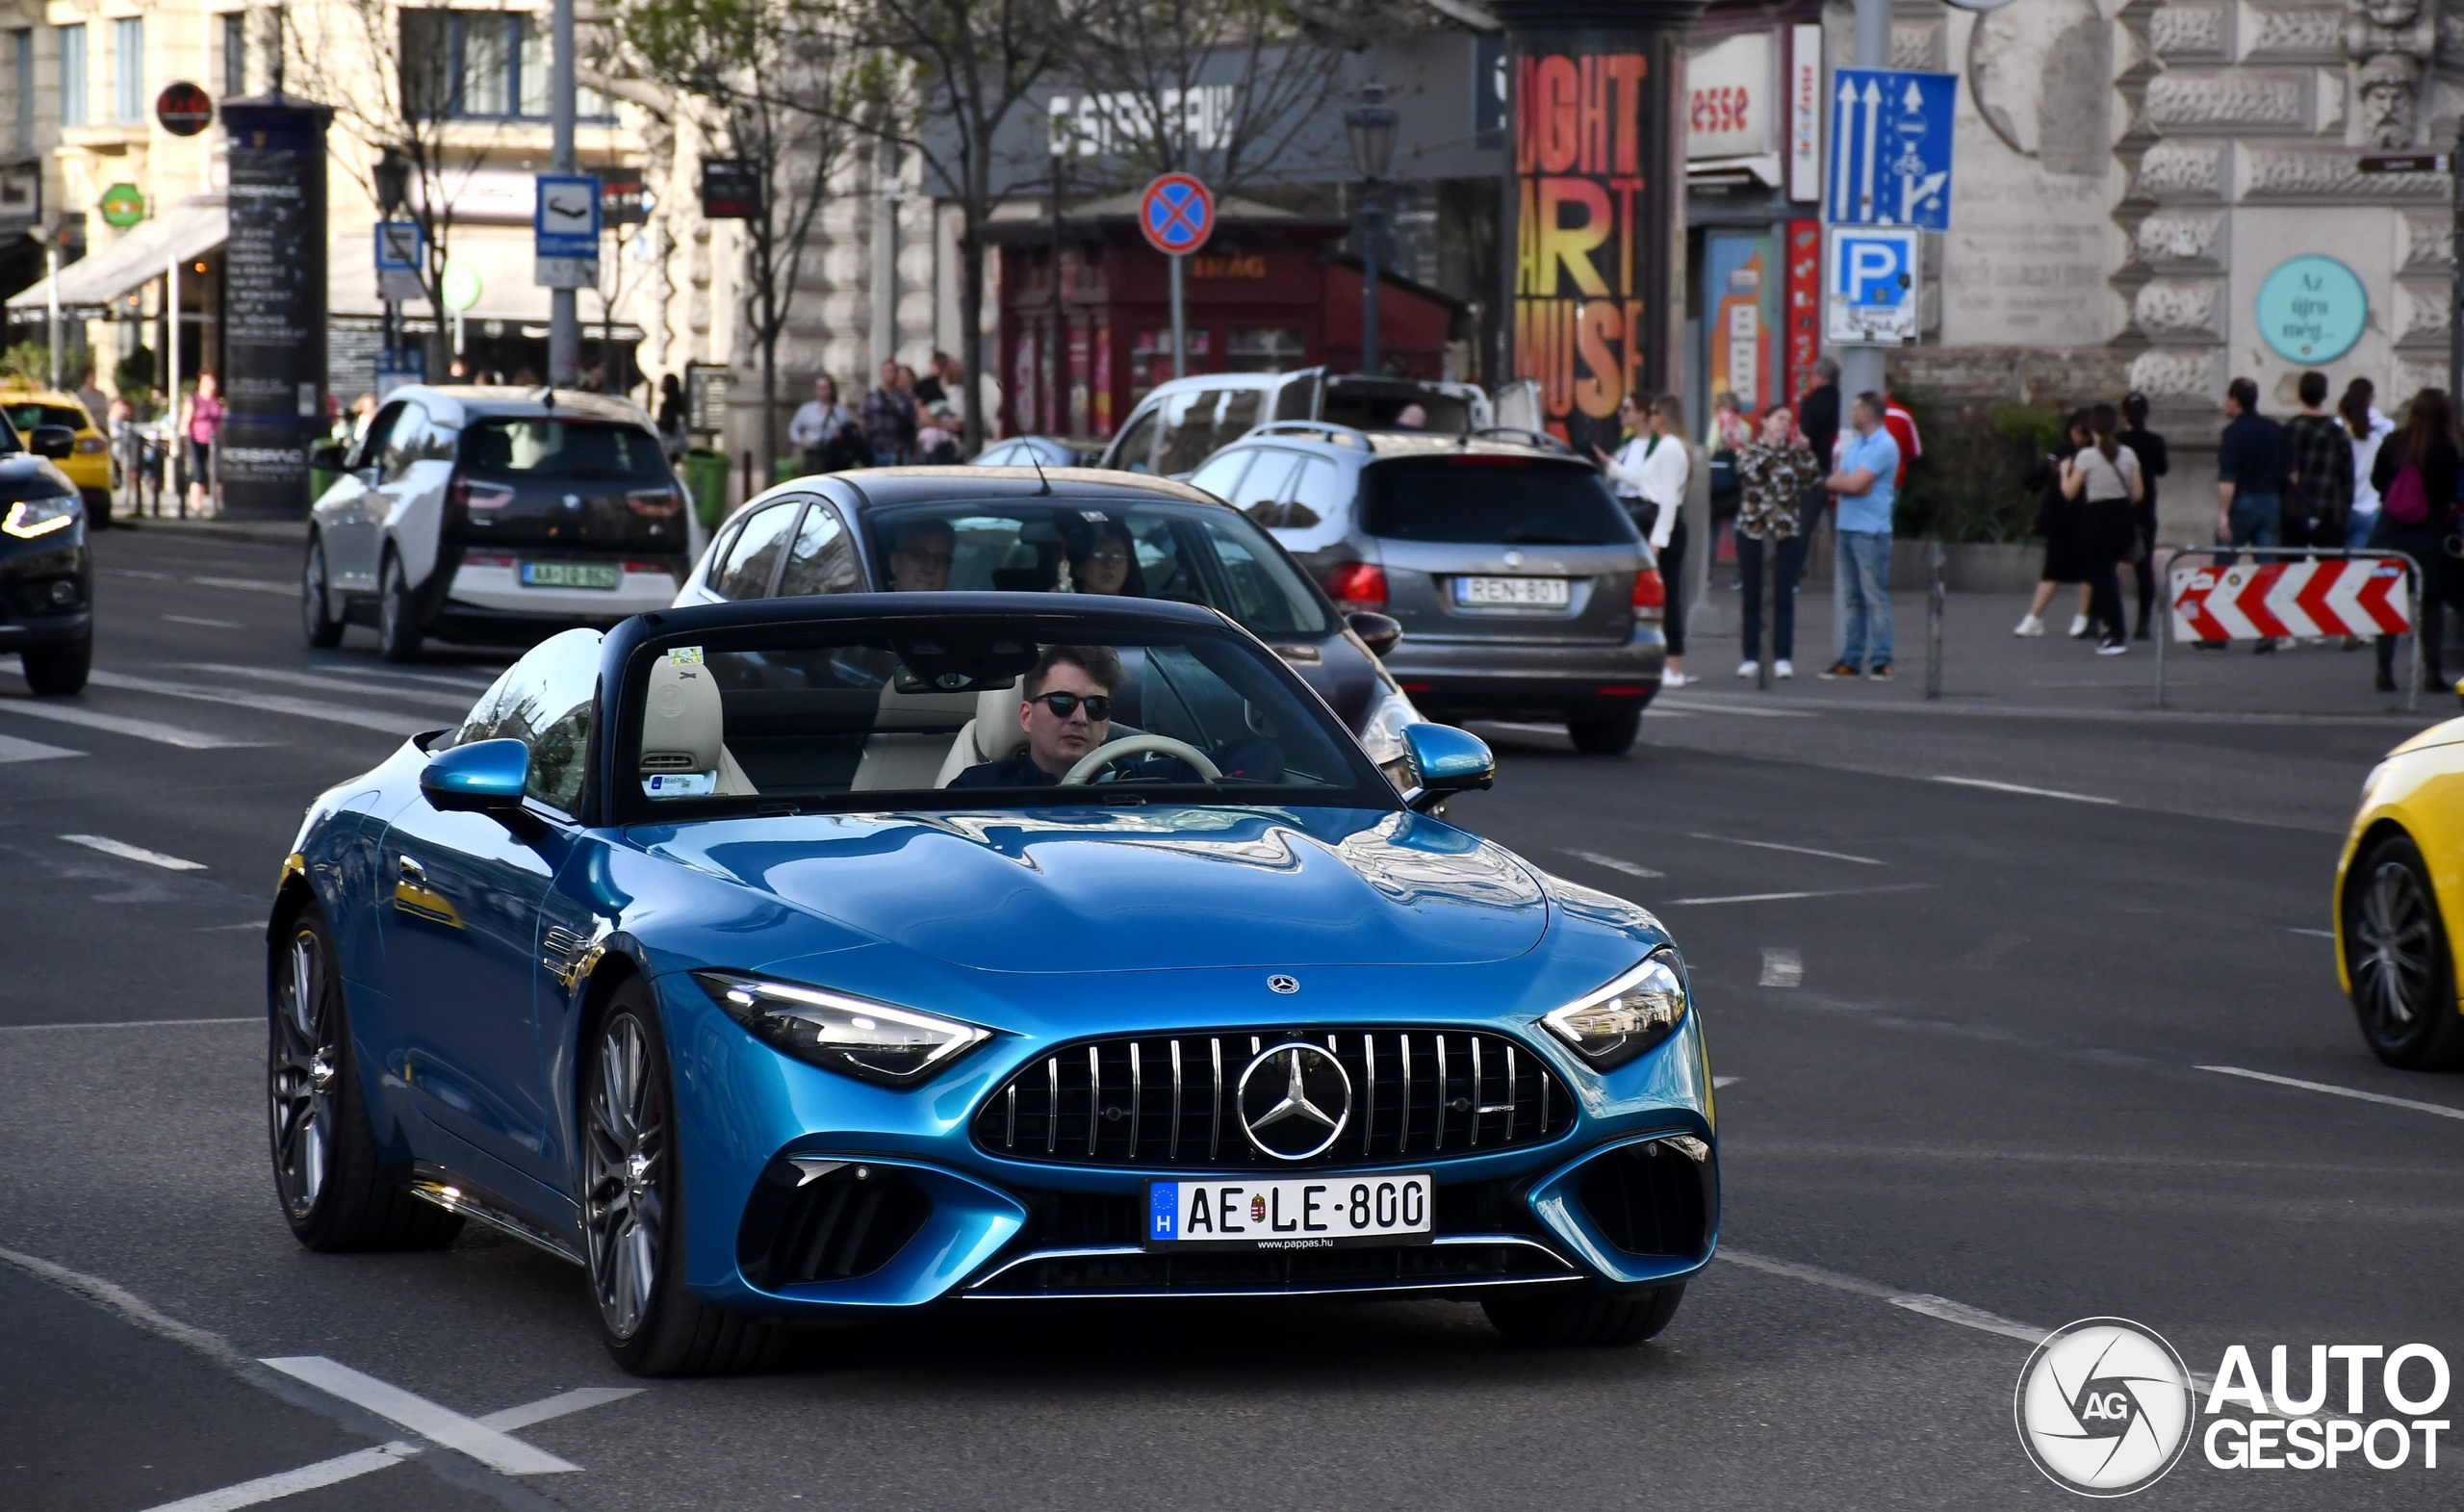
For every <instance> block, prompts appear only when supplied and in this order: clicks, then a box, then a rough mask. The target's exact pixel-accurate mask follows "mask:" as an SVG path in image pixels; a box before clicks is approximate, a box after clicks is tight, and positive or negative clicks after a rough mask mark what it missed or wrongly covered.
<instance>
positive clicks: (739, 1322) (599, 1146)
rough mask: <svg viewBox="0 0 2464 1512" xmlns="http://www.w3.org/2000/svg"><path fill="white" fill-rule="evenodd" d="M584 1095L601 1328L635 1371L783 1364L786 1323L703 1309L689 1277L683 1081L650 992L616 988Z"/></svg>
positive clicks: (585, 1173)
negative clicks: (673, 1070) (680, 1119)
mask: <svg viewBox="0 0 2464 1512" xmlns="http://www.w3.org/2000/svg"><path fill="white" fill-rule="evenodd" d="M592 1038H593V1041H594V1045H593V1048H592V1050H591V1053H590V1058H589V1062H588V1064H587V1066H586V1077H587V1079H586V1081H585V1082H584V1084H583V1085H584V1087H585V1089H586V1090H585V1091H584V1093H583V1097H582V1129H581V1146H582V1226H583V1229H584V1232H585V1235H586V1237H587V1239H588V1242H589V1250H590V1255H589V1258H590V1294H591V1299H592V1301H594V1302H595V1303H597V1304H598V1307H597V1310H598V1314H599V1335H600V1340H601V1342H602V1343H603V1344H605V1345H606V1346H607V1352H608V1353H609V1354H610V1355H612V1356H614V1357H615V1360H616V1363H617V1364H618V1365H619V1366H622V1367H623V1368H624V1369H625V1370H626V1371H629V1372H631V1373H632V1374H635V1375H712V1374H726V1373H730V1372H733V1371H754V1370H759V1369H762V1368H763V1367H765V1366H768V1365H771V1364H774V1363H775V1362H776V1361H777V1360H778V1357H779V1355H780V1353H781V1351H782V1348H783V1345H784V1342H785V1336H784V1332H783V1330H782V1329H781V1328H780V1327H779V1326H778V1325H777V1324H775V1323H771V1322H768V1321H765V1320H761V1319H758V1318H754V1317H749V1316H747V1315H745V1314H742V1313H726V1312H721V1311H719V1310H718V1309H716V1308H713V1307H708V1306H705V1305H704V1304H703V1303H702V1302H700V1301H699V1300H697V1299H696V1298H695V1297H694V1296H693V1294H691V1293H690V1292H689V1291H687V1290H686V1289H685V1285H684V1233H685V1222H684V1201H683V1189H682V1185H681V1181H680V1162H679V1161H678V1159H677V1140H676V1136H677V1124H676V1111H675V1110H676V1105H675V1102H674V1099H673V1095H672V1092H673V1088H674V1086H675V1083H674V1081H673V1079H672V1078H671V1077H670V1076H669V1075H668V1067H667V1044H666V1040H665V1038H664V1037H663V1036H662V1035H661V1034H660V1031H659V1021H658V1008H657V1004H656V1002H655V999H654V998H653V997H652V995H651V990H650V988H649V987H647V986H645V985H644V984H643V983H642V982H641V980H640V979H638V978H635V979H632V980H629V981H628V982H626V983H625V984H624V985H622V986H621V987H618V988H617V989H616V991H615V994H614V996H613V998H612V999H611V1000H610V1002H609V1003H608V1006H607V1012H606V1016H605V1017H603V1019H602V1020H601V1021H600V1024H599V1028H598V1030H597V1032H596V1033H595V1034H594V1035H593V1037H592Z"/></svg>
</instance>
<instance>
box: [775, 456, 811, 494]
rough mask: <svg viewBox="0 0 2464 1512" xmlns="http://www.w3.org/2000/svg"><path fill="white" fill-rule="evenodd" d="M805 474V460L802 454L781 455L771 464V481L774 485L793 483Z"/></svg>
mask: <svg viewBox="0 0 2464 1512" xmlns="http://www.w3.org/2000/svg"><path fill="white" fill-rule="evenodd" d="M804 475H805V462H804V458H802V457H800V456H797V457H781V458H780V459H779V460H778V461H776V462H773V463H771V464H770V482H771V485H772V486H773V487H776V486H777V485H779V484H781V483H792V482H794V481H795V480H796V479H798V478H800V477H802V476H804Z"/></svg>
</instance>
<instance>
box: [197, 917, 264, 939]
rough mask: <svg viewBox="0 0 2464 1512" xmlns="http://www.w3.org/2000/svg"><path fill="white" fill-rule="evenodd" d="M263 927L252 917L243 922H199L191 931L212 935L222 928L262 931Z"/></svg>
mask: <svg viewBox="0 0 2464 1512" xmlns="http://www.w3.org/2000/svg"><path fill="white" fill-rule="evenodd" d="M264 929H265V926H264V925H263V924H260V923H258V922H257V921H256V920H254V919H250V920H248V921H247V922H246V923H244V924H200V925H198V926H197V927H196V929H195V930H194V931H193V932H192V933H194V934H198V935H212V934H216V933H218V932H219V931H222V930H257V931H260V932H262V931H263V930H264Z"/></svg>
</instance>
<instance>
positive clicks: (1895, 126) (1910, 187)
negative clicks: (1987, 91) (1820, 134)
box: [1823, 68, 1959, 231]
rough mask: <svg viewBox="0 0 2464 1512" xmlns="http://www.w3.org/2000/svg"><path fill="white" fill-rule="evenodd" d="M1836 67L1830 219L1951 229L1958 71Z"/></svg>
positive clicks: (1837, 222) (1839, 222)
mask: <svg viewBox="0 0 2464 1512" xmlns="http://www.w3.org/2000/svg"><path fill="white" fill-rule="evenodd" d="M1835 72H1836V76H1837V79H1838V85H1837V88H1836V90H1835V93H1834V95H1833V107H1832V113H1831V141H1832V158H1831V187H1830V192H1829V193H1828V194H1826V195H1825V196H1824V198H1823V209H1824V212H1825V215H1826V217H1827V218H1829V219H1830V220H1831V221H1832V222H1833V223H1834V224H1835V225H1907V226H1922V227H1924V228H1925V229H1926V230H1928V231H1947V230H1949V229H1950V224H1951V138H1952V132H1953V127H1954V124H1955V122H1954V119H1953V116H1954V113H1955V112H1956V110H1957V108H1958V104H1959V76H1958V75H1957V74H1950V73H1913V72H1910V71H1908V70H1906V69H1900V68H1841V69H1837V70H1835Z"/></svg>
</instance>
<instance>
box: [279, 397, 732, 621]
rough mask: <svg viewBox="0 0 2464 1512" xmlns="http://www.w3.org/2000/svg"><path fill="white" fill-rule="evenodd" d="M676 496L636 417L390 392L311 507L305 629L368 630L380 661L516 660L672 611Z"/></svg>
mask: <svg viewBox="0 0 2464 1512" xmlns="http://www.w3.org/2000/svg"><path fill="white" fill-rule="evenodd" d="M692 567H693V561H692V543H691V538H690V526H689V525H688V523H687V521H686V519H685V514H684V490H683V488H682V487H681V486H680V484H679V483H678V482H677V480H676V475H675V474H674V473H673V472H671V471H670V470H669V468H668V465H667V455H666V453H665V451H664V450H662V449H661V448H660V446H659V438H658V432H657V431H656V430H655V429H654V428H653V427H652V425H651V420H650V417H649V416H648V415H645V414H644V413H642V411H641V410H640V409H639V408H637V407H636V406H634V405H632V404H629V403H627V402H625V401H624V400H622V399H610V398H603V397H599V396H597V395H591V394H573V393H566V392H563V391H556V392H549V391H545V390H540V389H500V388H464V387H453V388H430V387H426V386H424V385H417V386H413V387H410V388H404V389H398V390H396V391H395V392H394V394H393V395H392V396H391V397H388V398H387V400H386V402H385V407H384V408H383V409H380V410H378V411H377V412H376V418H375V420H374V421H373V422H372V423H370V425H369V428H368V434H367V436H366V437H365V438H363V439H362V440H361V442H360V443H359V445H358V446H357V447H356V448H353V450H352V452H351V455H350V456H349V457H347V459H345V472H344V474H343V476H342V478H341V479H340V480H339V481H337V482H336V483H335V484H334V486H333V487H331V488H329V489H327V490H326V491H325V494H324V497H323V498H321V499H320V500H317V504H316V507H315V508H314V510H312V511H311V512H310V515H309V522H308V554H307V558H306V560H305V563H304V564H303V566H302V569H301V577H300V592H299V598H300V616H301V622H302V628H303V630H304V631H305V633H306V635H307V637H308V643H309V644H310V645H312V646H332V645H334V644H336V643H337V642H339V641H340V640H341V639H342V636H343V628H344V627H345V626H346V625H347V624H350V623H353V622H357V623H360V624H366V625H372V626H373V627H374V628H375V630H376V636H377V641H378V644H379V646H380V648H381V649H382V651H383V652H384V654H385V659H386V660H388V661H408V660H410V659H412V658H414V657H416V656H417V655H418V654H419V650H420V644H421V641H422V640H423V638H424V637H425V636H428V635H435V636H437V637H439V638H441V639H445V640H454V641H463V642H468V643H475V644H487V645H514V646H528V645H531V644H532V643H534V642H536V641H541V640H545V639H546V638H547V637H548V636H550V635H552V634H553V633H555V632H556V631H558V630H561V629H571V628H596V629H605V628H608V627H610V626H612V625H614V624H615V623H616V622H617V621H619V620H622V619H624V618H626V617H627V616H629V615H634V614H639V613H641V612H642V611H643V610H645V609H663V608H665V607H667V605H668V604H669V603H671V602H674V601H675V598H676V589H677V585H678V584H680V583H681V582H682V581H683V580H684V577H685V575H686V574H687V573H689V572H690V571H691V570H692Z"/></svg>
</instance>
